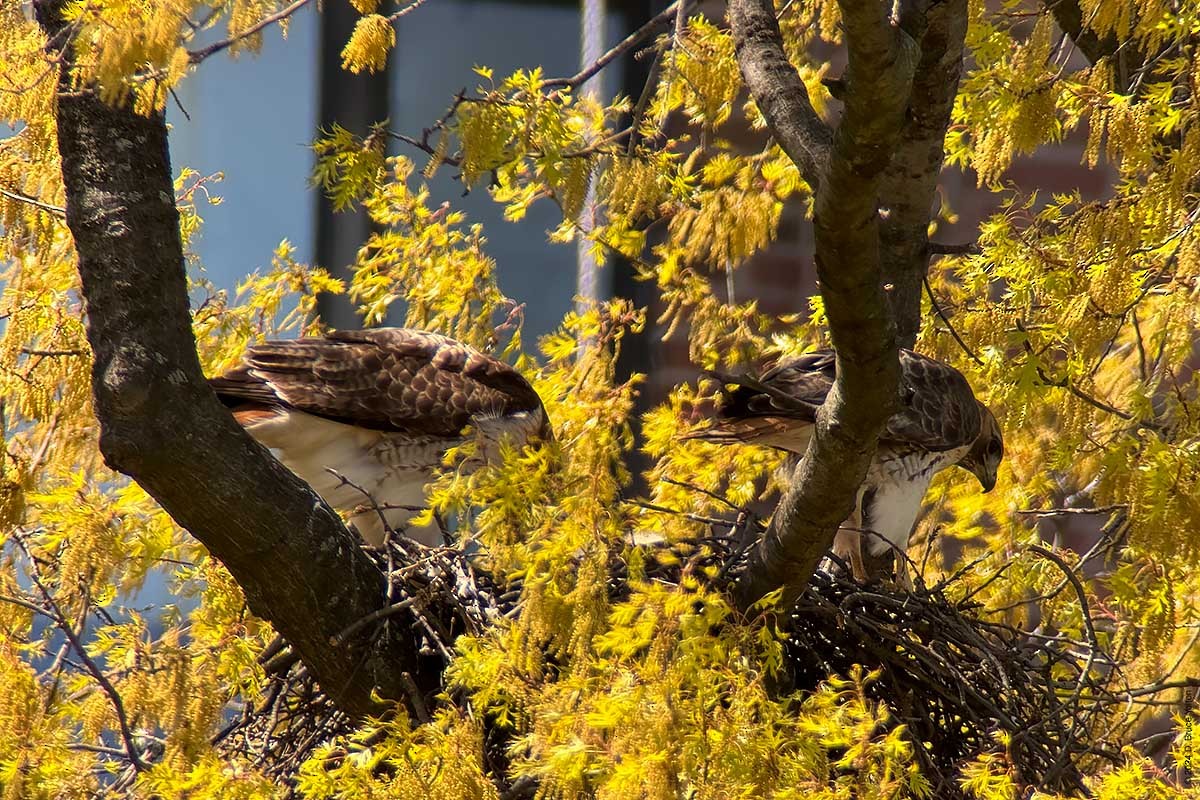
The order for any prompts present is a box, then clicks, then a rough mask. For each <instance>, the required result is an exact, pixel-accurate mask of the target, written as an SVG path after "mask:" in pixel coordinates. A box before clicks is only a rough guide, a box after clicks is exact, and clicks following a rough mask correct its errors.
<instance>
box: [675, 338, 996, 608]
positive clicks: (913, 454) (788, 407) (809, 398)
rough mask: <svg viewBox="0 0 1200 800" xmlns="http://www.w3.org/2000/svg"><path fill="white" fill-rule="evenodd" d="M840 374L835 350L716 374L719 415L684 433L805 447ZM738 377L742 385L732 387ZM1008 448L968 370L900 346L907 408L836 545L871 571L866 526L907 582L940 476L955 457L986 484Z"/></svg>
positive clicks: (884, 441)
mask: <svg viewBox="0 0 1200 800" xmlns="http://www.w3.org/2000/svg"><path fill="white" fill-rule="evenodd" d="M835 375H836V361H835V359H834V354H833V351H832V350H821V351H817V352H814V353H808V354H806V355H803V356H800V357H798V358H789V359H785V360H783V361H781V362H779V363H778V364H777V365H775V366H774V367H773V368H771V369H770V370H768V371H767V372H765V373H763V374H762V375H761V376H759V377H758V378H746V377H736V376H728V375H717V376H716V377H718V378H719V379H720V380H721V381H722V383H723V386H722V390H721V391H722V396H721V398H720V401H719V403H718V406H717V412H716V415H715V419H714V420H713V421H712V423H711V424H710V426H709V427H707V428H705V429H703V430H700V431H694V432H692V433H690V434H688V435H687V437H685V438H695V439H705V440H708V441H711V442H726V443H727V442H749V443H753V444H760V445H766V446H768V447H774V448H777V449H779V450H785V451H787V452H789V453H795V454H797V455H803V454H804V452H805V450H807V449H808V443H809V440H810V439H811V438H812V432H813V423H814V421H815V420H816V413H817V409H818V408H819V407H820V406H821V404H822V403H824V402H825V396H826V395H827V394H829V390H830V388H831V387H832V386H833V381H834V377H835ZM731 384H732V385H734V386H735V387H736V388H733V389H732V390H730V389H729V388H727V387H728V386H729V385H731ZM1003 457H1004V440H1003V437H1002V436H1001V433H1000V426H999V424H997V422H996V417H995V416H994V415H993V414H992V412H991V410H990V409H989V408H988V407H987V406H985V405H984V404H983V403H981V402H979V401H978V400H977V399H975V393H974V392H972V391H971V386H970V384H968V383H967V379H966V378H964V377H963V375H962V373H961V372H959V371H958V370H956V369H954V367H951V366H950V365H949V364H945V363H942V362H941V361H937V360H935V359H932V358H929V357H927V356H923V355H920V354H919V353H914V352H912V351H911V350H901V351H900V409H899V410H898V411H897V412H896V413H895V414H893V415H892V416H891V418H890V419H889V420H888V421H887V424H886V425H885V427H884V430H883V433H882V434H881V435H880V437H879V447H878V448H877V449H876V451H875V456H874V458H872V460H871V463H870V466H869V467H868V469H867V477H866V479H865V480H864V481H863V484H862V486H861V487H860V488H859V491H858V497H857V499H856V501H855V505H854V511H853V512H852V513H851V516H850V518H849V519H848V520H847V521H846V522H845V523H844V525H843V527H842V529H841V530H839V531H838V533H837V536H836V537H835V538H834V545H833V551H834V554H835V555H837V556H839V557H841V558H844V559H847V560H849V562H850V565H851V568H852V570H853V573H854V577H855V578H856V579H857V580H860V581H863V580H865V579H866V570H865V567H864V564H863V556H862V537H863V535H864V534H865V535H867V537H868V538H869V542H868V552H870V553H871V554H872V555H882V554H884V553H886V552H887V551H888V550H889V549H890V548H894V549H895V550H898V551H899V552H898V553H896V555H895V563H896V565H897V567H896V570H897V577H898V578H899V580H900V581H901V583H902V584H905V585H907V584H908V571H907V565H906V563H905V557H904V550H905V549H906V548H907V546H908V538H909V535H910V534H911V533H912V528H913V525H914V523H915V522H916V518H917V515H918V514H919V513H920V510H921V501H922V499H923V498H924V497H925V492H926V490H927V489H928V488H929V484H930V481H932V480H933V476H934V475H935V474H937V473H938V472H940V471H941V470H943V469H945V468H946V467H950V466H955V465H957V466H960V467H962V468H964V469H966V470H969V471H970V472H972V473H974V474H975V476H976V477H977V478H978V479H979V483H980V484H981V485H982V486H983V491H985V492H988V491H991V489H992V487H993V486H995V484H996V470H997V469H998V468H999V466H1000V461H1001V460H1002V459H1003Z"/></svg>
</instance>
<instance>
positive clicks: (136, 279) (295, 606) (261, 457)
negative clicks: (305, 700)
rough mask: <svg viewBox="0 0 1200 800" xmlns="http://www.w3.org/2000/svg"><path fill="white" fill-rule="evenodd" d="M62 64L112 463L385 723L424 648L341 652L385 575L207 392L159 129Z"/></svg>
mask: <svg viewBox="0 0 1200 800" xmlns="http://www.w3.org/2000/svg"><path fill="white" fill-rule="evenodd" d="M35 8H36V12H37V16H38V21H39V22H40V23H41V25H42V26H43V28H44V29H45V30H46V31H47V33H48V34H50V35H51V37H52V38H53V35H54V33H55V32H57V31H59V30H60V29H61V28H62V26H63V23H62V19H61V16H60V12H61V8H62V2H61V0H41V1H40V2H37V3H36V4H35ZM65 57H66V58H65V62H64V71H63V75H64V77H63V80H62V81H61V86H62V89H63V91H62V92H61V93H60V95H59V98H58V146H59V152H60V153H61V155H62V168H63V182H64V184H65V187H66V197H67V203H66V216H67V225H68V226H69V227H70V229H71V233H72V235H73V236H74V239H75V248H76V251H77V252H78V255H79V272H80V276H81V278H82V282H83V295H84V299H85V300H86V303H87V335H88V341H89V342H90V343H91V346H92V351H93V353H94V355H95V362H94V365H93V371H92V382H93V391H94V393H95V402H96V415H97V417H98V419H99V421H100V430H101V433H100V449H101V452H102V453H103V455H104V459H105V462H106V463H108V464H109V465H110V466H111V467H113V468H114V469H117V470H120V471H121V472H123V473H125V474H126V475H129V476H130V477H132V478H133V479H134V480H136V481H138V483H139V484H141V485H142V486H143V487H144V488H145V489H146V490H147V491H148V492H149V493H150V494H151V495H152V496H153V497H154V498H155V499H156V500H157V501H158V502H159V503H161V504H162V506H163V508H164V509H166V510H167V512H168V513H169V514H170V515H171V516H172V517H173V518H174V519H175V520H176V521H177V522H178V523H179V524H180V525H182V526H183V527H185V528H187V529H188V530H189V531H191V532H192V534H193V535H195V537H196V538H197V539H199V540H200V541H201V542H203V543H204V545H205V546H206V547H208V549H209V551H210V552H211V553H212V554H213V556H215V557H216V558H217V559H219V560H220V561H221V562H222V563H223V564H224V565H225V566H226V567H227V568H228V569H229V571H230V572H231V573H232V574H233V577H234V578H235V579H236V580H237V582H238V584H239V585H241V587H242V588H243V589H244V590H245V593H246V600H247V602H248V603H249V605H250V608H251V610H252V611H253V612H254V613H255V614H258V615H259V616H261V617H263V618H264V619H267V620H269V621H270V622H271V623H272V624H273V625H274V626H275V628H276V630H278V631H279V633H280V634H282V635H283V636H284V637H286V638H287V639H288V641H289V642H291V644H292V646H293V647H294V648H295V649H296V651H297V652H298V653H299V655H300V657H301V659H303V661H304V662H305V664H306V665H307V666H308V668H309V670H310V671H311V672H312V674H313V675H314V676H315V677H316V678H317V680H318V681H319V682H320V684H321V686H322V688H323V689H324V690H325V692H326V693H327V694H328V695H329V696H330V698H331V699H332V700H333V701H334V702H335V703H336V704H337V705H338V706H339V707H341V708H342V709H343V710H345V711H346V712H348V713H350V714H351V715H353V716H358V717H361V716H364V715H366V714H370V713H375V714H378V713H381V712H383V711H385V710H386V709H387V708H389V707H390V704H387V703H382V702H380V701H379V700H378V699H377V698H376V697H375V696H373V693H375V692H377V693H378V695H379V696H382V697H383V698H388V699H401V698H407V693H406V691H405V689H404V685H403V680H402V676H403V675H404V673H405V672H406V671H407V672H410V673H412V674H414V675H416V674H418V670H417V668H416V667H417V664H416V652H415V648H414V647H413V646H412V642H411V641H410V640H409V639H408V636H407V634H406V633H405V632H404V631H395V632H394V633H393V635H392V637H391V638H381V639H379V640H377V641H376V642H375V643H373V644H368V641H369V638H368V637H356V638H354V639H352V640H350V641H346V642H344V643H340V644H335V643H334V641H335V638H334V637H336V636H337V635H338V633H339V632H340V631H342V630H344V629H345V628H346V627H347V626H348V625H350V624H351V623H353V622H354V621H355V620H357V619H360V618H363V617H366V616H368V615H370V614H372V613H373V612H375V611H376V610H377V609H379V608H380V607H382V606H383V605H384V604H385V586H384V578H383V575H382V574H381V572H380V571H379V569H378V568H376V567H375V565H374V564H372V562H371V561H370V559H369V558H368V557H367V554H366V553H365V552H363V550H362V549H361V548H360V547H359V546H358V544H357V543H356V542H355V541H354V540H353V538H352V537H351V535H350V533H349V532H348V531H347V530H346V529H345V527H344V526H343V525H342V523H341V521H340V520H339V519H338V517H337V515H336V514H335V513H334V512H333V511H332V510H330V508H329V507H328V506H327V505H325V503H323V502H322V501H321V500H320V499H319V498H318V497H317V496H316V495H315V494H313V492H312V490H311V489H309V488H308V486H307V485H305V484H304V483H303V482H302V481H300V479H299V478H297V477H296V476H295V475H293V474H292V473H291V472H289V471H288V470H287V469H285V468H284V467H283V466H282V465H280V464H279V462H278V461H276V460H275V459H273V458H271V457H270V455H268V453H267V452H266V451H265V450H264V449H263V448H262V447H260V446H259V445H258V444H256V443H255V442H254V441H253V440H252V439H251V438H250V437H249V436H247V435H246V434H245V433H244V432H243V431H242V429H241V428H240V427H239V426H238V425H237V424H236V423H235V422H234V421H233V418H232V417H231V416H230V415H229V413H228V412H227V411H226V410H225V409H224V407H222V406H221V404H220V403H219V402H218V401H217V399H216V396H215V395H214V394H213V392H212V390H211V389H210V388H209V387H208V385H207V383H206V382H205V380H204V376H203V374H202V373H201V370H200V362H199V359H198V358H197V356H196V346H195V340H194V339H193V336H192V331H191V326H190V312H189V308H188V297H187V285H186V280H185V275H184V266H183V252H182V244H181V241H180V237H179V215H178V212H177V210H176V207H175V197H174V192H173V190H172V184H171V167H170V157H169V153H168V149H167V131H166V126H165V124H164V121H163V118H162V116H161V115H155V116H152V117H141V116H138V115H136V114H134V113H132V112H131V111H127V110H123V109H118V108H112V107H109V106H107V105H105V104H104V103H102V102H100V100H99V99H98V98H97V97H96V96H95V95H94V94H93V93H92V92H89V91H79V90H77V89H74V87H72V86H71V83H70V79H69V77H68V76H67V68H69V66H70V60H71V54H70V52H67V53H65ZM73 89H74V90H73ZM425 688H426V690H429V689H431V688H432V687H425ZM410 708H411V703H410Z"/></svg>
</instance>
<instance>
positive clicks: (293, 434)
mask: <svg viewBox="0 0 1200 800" xmlns="http://www.w3.org/2000/svg"><path fill="white" fill-rule="evenodd" d="M209 383H210V384H211V385H212V387H213V389H215V390H216V392H217V396H218V397H219V398H220V399H221V402H223V403H224V404H225V405H226V406H227V407H228V408H229V409H230V410H231V411H232V412H233V415H234V417H235V418H236V419H237V421H238V422H239V423H241V425H242V427H244V428H245V429H246V431H247V432H248V433H250V435H251V436H253V437H254V438H255V439H257V440H258V441H259V442H260V443H261V444H263V445H264V446H265V447H267V448H268V449H269V450H270V451H271V452H272V453H273V454H274V455H275V457H276V458H278V459H279V460H280V461H281V462H282V463H283V464H284V465H285V466H286V467H288V468H289V469H291V470H292V472H294V473H296V474H297V475H298V476H299V477H300V478H302V479H303V480H304V481H306V482H307V483H308V485H309V486H311V487H312V488H313V490H314V491H315V492H316V493H317V494H319V495H321V497H323V498H324V499H325V501H326V502H327V503H329V505H331V506H333V507H334V508H335V509H337V510H339V511H341V512H343V513H345V514H346V515H347V517H348V519H349V521H350V522H351V523H352V524H353V525H354V527H355V528H357V529H358V532H359V534H360V535H362V537H363V538H364V539H365V540H366V541H367V542H368V543H369V544H372V545H375V546H380V545H382V544H383V543H384V539H385V534H386V528H391V529H393V530H404V529H405V528H404V526H405V523H407V522H408V520H409V519H410V518H411V517H412V516H413V515H414V514H416V513H417V511H419V510H420V509H421V508H423V507H424V506H425V505H426V501H425V486H426V484H428V482H429V481H430V479H431V478H432V477H433V475H434V473H435V471H436V470H437V468H438V467H439V466H440V465H441V463H442V458H443V456H444V455H445V453H446V451H447V449H449V448H451V447H455V446H457V445H461V444H463V443H465V442H467V441H469V440H470V439H474V440H475V442H476V445H477V450H476V454H475V457H474V458H473V459H471V460H470V461H469V462H467V463H466V464H464V467H465V468H466V469H472V468H477V467H478V466H480V465H481V464H483V463H484V462H494V461H496V460H497V458H498V457H499V452H500V443H501V442H502V441H505V440H507V441H509V442H511V443H512V444H513V445H514V446H517V447H520V446H522V445H524V444H525V443H527V442H532V441H537V440H543V441H548V440H551V439H553V434H552V432H551V429H550V423H549V420H548V419H547V417H546V410H545V408H544V407H543V406H542V401H541V398H540V397H538V394H537V392H535V391H534V390H533V387H532V386H530V385H529V382H528V381H526V380H525V378H523V377H522V376H521V374H520V373H518V372H517V371H516V370H515V369H513V368H512V367H511V366H510V365H508V364H506V363H504V362H503V361H500V360H498V359H496V358H493V357H491V356H489V355H486V354H484V353H481V352H479V351H478V350H476V349H474V348H472V347H469V346H467V345H465V344H462V343H461V342H457V341H455V340H453V339H450V338H447V337H445V336H440V335H438V334H436V333H426V332H424V331H418V330H412V329H409V328H375V329H372V330H362V331H334V332H331V333H329V334H327V335H325V336H321V337H313V338H305V339H292V340H281V341H270V342H263V343H262V344H257V345H254V346H252V347H250V348H249V349H248V350H247V351H246V353H245V355H244V356H243V357H242V364H241V366H239V367H237V368H236V369H233V370H231V371H230V372H227V373H225V374H224V375H221V376H220V377H217V378H212V379H211V380H210V381H209ZM385 525H386V527H385ZM405 532H406V533H407V534H408V535H409V536H410V537H411V538H413V539H416V540H417V541H419V542H421V543H423V544H426V545H436V544H440V543H441V540H442V535H441V531H440V529H439V528H438V527H437V526H436V525H429V526H425V527H423V528H417V527H409V528H408V529H407V530H406V531H405Z"/></svg>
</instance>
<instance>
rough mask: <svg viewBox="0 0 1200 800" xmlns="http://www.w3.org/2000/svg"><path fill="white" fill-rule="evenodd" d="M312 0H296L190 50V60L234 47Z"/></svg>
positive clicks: (201, 59)
mask: <svg viewBox="0 0 1200 800" xmlns="http://www.w3.org/2000/svg"><path fill="white" fill-rule="evenodd" d="M311 1H312V0H296V2H294V3H292V4H291V5H290V6H287V7H285V8H282V9H280V10H279V11H277V12H275V13H274V14H271V15H270V16H267V17H263V18H262V19H260V20H259V21H258V22H256V23H254V24H253V25H251V26H250V27H249V28H246V30H244V31H239V32H238V33H236V34H234V35H233V36H230V37H229V38H227V39H222V40H220V41H219V42H213V43H212V44H210V45H209V46H208V47H202V48H200V49H199V50H190V51H188V61H189V62H190V63H192V64H199V63H200V62H201V61H203V60H204V59H206V58H208V57H209V56H211V55H215V54H216V53H219V52H221V51H222V50H225V49H226V48H229V47H232V46H233V45H235V44H237V43H238V42H240V41H242V40H243V39H248V38H249V37H251V36H253V35H254V34H256V33H258V32H259V31H261V30H262V29H263V28H265V27H267V26H268V25H274V24H275V23H276V22H279V21H281V20H284V19H287V18H288V17H290V16H291V15H292V14H294V13H296V12H297V11H299V10H300V9H301V8H304V6H306V5H308V4H309V3H310V2H311Z"/></svg>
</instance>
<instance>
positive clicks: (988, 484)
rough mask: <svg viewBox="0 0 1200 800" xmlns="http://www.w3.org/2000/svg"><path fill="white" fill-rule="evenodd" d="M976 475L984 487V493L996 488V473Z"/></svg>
mask: <svg viewBox="0 0 1200 800" xmlns="http://www.w3.org/2000/svg"><path fill="white" fill-rule="evenodd" d="M976 477H978V478H979V485H980V486H982V487H983V493H984V494H987V493H988V492H990V491H991V490H992V489H995V488H996V476H995V475H988V474H987V473H984V474H982V475H978V476H976Z"/></svg>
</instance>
